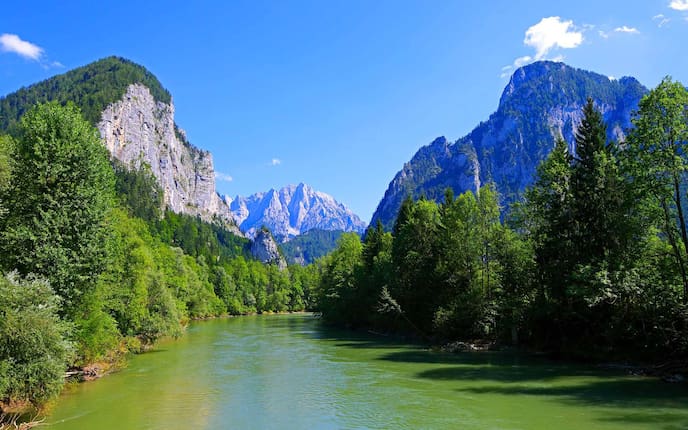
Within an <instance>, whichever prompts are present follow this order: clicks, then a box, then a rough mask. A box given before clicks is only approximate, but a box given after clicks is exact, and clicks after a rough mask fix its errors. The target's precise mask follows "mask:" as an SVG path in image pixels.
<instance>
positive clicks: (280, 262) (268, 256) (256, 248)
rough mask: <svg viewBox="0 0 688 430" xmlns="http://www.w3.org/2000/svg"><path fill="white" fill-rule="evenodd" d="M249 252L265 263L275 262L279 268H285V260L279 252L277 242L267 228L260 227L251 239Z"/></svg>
mask: <svg viewBox="0 0 688 430" xmlns="http://www.w3.org/2000/svg"><path fill="white" fill-rule="evenodd" d="M251 254H252V255H253V256H254V257H255V258H256V260H258V261H261V262H263V263H265V264H275V265H276V266H277V267H278V268H279V269H280V270H284V269H286V268H287V262H286V261H285V259H284V257H283V256H282V254H281V253H280V250H279V246H278V245H277V242H276V241H275V239H274V238H273V237H272V234H270V231H268V230H267V229H264V228H261V229H259V230H258V231H257V232H256V236H255V237H254V238H253V240H252V241H251Z"/></svg>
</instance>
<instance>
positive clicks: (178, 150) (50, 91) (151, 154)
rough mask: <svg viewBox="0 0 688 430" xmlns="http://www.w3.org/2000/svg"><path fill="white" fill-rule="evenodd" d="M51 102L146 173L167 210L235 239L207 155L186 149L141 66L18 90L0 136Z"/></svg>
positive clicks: (120, 64)
mask: <svg viewBox="0 0 688 430" xmlns="http://www.w3.org/2000/svg"><path fill="white" fill-rule="evenodd" d="M53 100H54V101H58V102H60V103H66V102H73V103H75V104H76V105H77V106H79V108H80V109H81V111H82V114H83V115H84V117H85V118H86V119H87V120H89V121H90V122H91V123H92V124H93V125H95V126H96V127H97V128H98V130H99V131H100V134H101V137H102V138H103V141H104V143H105V145H106V146H107V148H108V150H109V151H110V153H111V155H112V156H113V157H114V158H115V159H117V160H119V161H120V162H121V163H122V164H123V165H125V166H127V167H129V168H138V167H141V166H142V165H145V166H147V167H148V168H150V170H151V172H152V173H153V175H154V176H155V178H156V179H157V181H158V184H159V185H160V186H161V188H162V189H163V191H164V203H165V205H166V207H167V208H169V209H171V210H172V211H174V212H176V213H183V214H188V215H193V216H200V217H201V218H203V219H204V220H206V221H213V220H216V221H220V222H222V223H223V224H224V225H225V227H227V228H229V229H231V230H233V231H234V232H235V233H236V234H241V233H240V231H239V230H238V228H237V227H236V226H235V225H234V222H233V218H232V216H231V214H230V212H229V207H228V206H227V204H226V203H225V202H224V200H222V199H221V198H220V196H219V195H218V194H217V192H216V190H215V172H214V167H213V157H212V154H210V153H209V152H208V151H204V150H201V149H199V148H196V147H194V146H193V145H191V144H190V143H189V142H188V140H187V139H186V135H185V133H184V132H183V131H182V130H181V129H180V128H179V127H178V126H177V124H176V123H175V120H174V110H175V109H174V103H173V101H172V97H171V95H170V93H169V92H168V91H167V90H165V89H164V88H163V86H162V85H161V84H160V82H159V81H158V79H157V78H156V77H155V76H154V75H153V74H152V73H151V72H149V71H148V70H146V69H145V68H144V67H142V66H140V65H138V64H135V63H133V62H131V61H129V60H126V59H123V58H119V57H108V58H104V59H102V60H99V61H96V62H94V63H91V64H88V65H86V66H83V67H79V68H77V69H74V70H71V71H68V72H67V73H64V74H62V75H58V76H55V77H53V78H50V79H47V80H45V81H42V82H39V83H37V84H34V85H31V86H29V87H27V88H22V89H20V90H19V91H17V92H14V93H12V94H9V95H7V96H5V97H3V98H1V99H0V130H6V131H9V132H12V130H13V129H14V127H15V126H16V123H17V121H18V120H19V118H20V117H21V115H22V114H23V113H24V112H25V111H26V110H27V109H28V108H30V107H31V106H32V105H34V104H35V103H37V102H46V101H53Z"/></svg>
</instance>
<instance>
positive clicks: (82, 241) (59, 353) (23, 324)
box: [0, 103, 317, 425]
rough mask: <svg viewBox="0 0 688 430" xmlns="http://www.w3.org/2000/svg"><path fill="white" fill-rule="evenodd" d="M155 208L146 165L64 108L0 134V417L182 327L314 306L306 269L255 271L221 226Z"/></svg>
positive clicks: (36, 114)
mask: <svg viewBox="0 0 688 430" xmlns="http://www.w3.org/2000/svg"><path fill="white" fill-rule="evenodd" d="M161 204H162V190H160V189H159V187H158V186H157V184H156V181H155V178H153V177H152V175H151V173H150V171H148V170H147V169H146V168H145V167H143V168H141V169H138V170H129V169H127V168H126V166H121V165H118V164H117V163H114V164H111V162H110V160H109V155H108V153H107V150H106V149H105V148H104V146H103V145H102V143H101V141H100V138H99V136H98V132H97V130H96V129H95V128H94V127H93V126H92V125H91V124H89V123H88V122H87V121H86V120H84V119H83V118H82V116H81V114H80V111H79V109H78V108H76V107H75V106H74V105H72V104H71V103H68V104H67V105H66V106H62V105H60V104H58V103H46V104H39V105H37V106H35V107H33V108H32V109H30V110H29V111H28V112H27V113H26V114H25V115H24V116H23V117H22V119H21V121H20V122H19V124H18V126H17V127H16V128H15V129H14V133H13V136H12V137H10V136H7V135H5V136H0V271H2V272H3V273H4V274H5V275H4V276H0V415H2V414H1V412H2V411H4V410H6V409H7V408H9V407H11V406H13V405H23V406H33V407H40V406H41V405H42V404H44V402H45V401H47V400H48V399H50V398H51V397H53V396H54V395H56V394H57V393H58V392H59V391H60V389H61V387H62V384H63V382H64V374H65V371H66V370H67V369H68V368H73V367H82V366H85V365H87V364H90V363H94V362H99V361H112V360H114V359H117V358H118V356H120V355H121V354H123V353H126V352H128V351H134V352H137V351H140V350H142V349H144V348H146V347H147V346H148V345H150V344H152V343H153V342H155V341H156V340H157V339H158V338H160V337H162V336H177V335H179V334H180V333H181V331H182V329H183V327H184V325H185V324H186V323H187V322H188V321H189V320H190V319H194V318H206V317H212V316H220V315H226V314H241V313H251V312H268V311H270V312H271V311H275V312H277V311H299V310H304V309H306V308H310V307H311V302H312V298H311V297H312V294H311V291H312V289H313V288H314V285H315V284H316V283H317V281H316V280H317V268H316V267H315V266H313V267H310V268H303V267H300V266H295V267H291V268H289V269H288V270H284V271H280V270H278V268H277V267H275V266H266V265H263V264H262V263H260V262H258V261H255V260H252V259H251V258H250V257H249V256H248V255H247V252H246V244H247V241H246V239H244V238H240V237H237V236H235V235H234V234H232V233H231V232H230V231H228V230H227V229H225V228H224V227H223V224H222V223H220V222H215V223H207V222H204V221H202V220H201V219H199V218H196V217H190V216H186V215H179V214H174V213H170V212H163V211H162V210H161ZM6 417H7V416H6ZM10 418H11V417H10ZM0 425H1V424H0Z"/></svg>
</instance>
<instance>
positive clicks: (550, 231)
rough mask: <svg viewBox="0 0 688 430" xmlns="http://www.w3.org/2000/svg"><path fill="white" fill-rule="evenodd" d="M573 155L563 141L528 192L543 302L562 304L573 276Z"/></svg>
mask: <svg viewBox="0 0 688 430" xmlns="http://www.w3.org/2000/svg"><path fill="white" fill-rule="evenodd" d="M570 165H571V155H570V154H569V150H568V145H567V143H566V142H565V141H564V139H562V138H559V139H557V141H556V143H555V146H554V149H553V150H552V152H551V153H550V155H549V156H548V157H547V158H546V159H545V161H543V162H542V163H541V164H540V165H539V166H538V169H537V179H536V181H535V183H534V184H533V185H532V186H531V187H529V188H528V189H527V190H526V193H525V195H526V202H527V203H526V205H525V206H524V207H523V208H522V209H523V211H524V212H525V214H523V215H521V217H522V218H523V219H524V223H525V225H524V226H523V227H524V229H525V231H526V232H527V233H528V236H529V237H530V238H531V241H532V242H533V246H534V252H535V260H536V262H537V268H538V271H537V276H536V277H537V284H538V286H539V288H538V289H539V297H540V301H541V303H544V302H546V301H548V300H550V299H551V300H555V301H560V302H561V301H563V300H564V298H565V295H566V294H565V291H566V290H565V286H566V283H567V282H568V279H567V277H568V274H570V273H571V270H572V266H573V264H574V263H573V260H572V247H573V238H572V231H571V223H572V210H571V200H572V196H571V185H570V183H571V168H570Z"/></svg>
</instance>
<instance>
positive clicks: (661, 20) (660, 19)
mask: <svg viewBox="0 0 688 430" xmlns="http://www.w3.org/2000/svg"><path fill="white" fill-rule="evenodd" d="M652 20H653V21H654V22H656V23H657V27H664V25H665V24H667V23H668V22H669V21H671V19H669V18H667V17H666V16H664V14H661V13H660V14H657V15H655V16H653V17H652Z"/></svg>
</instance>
